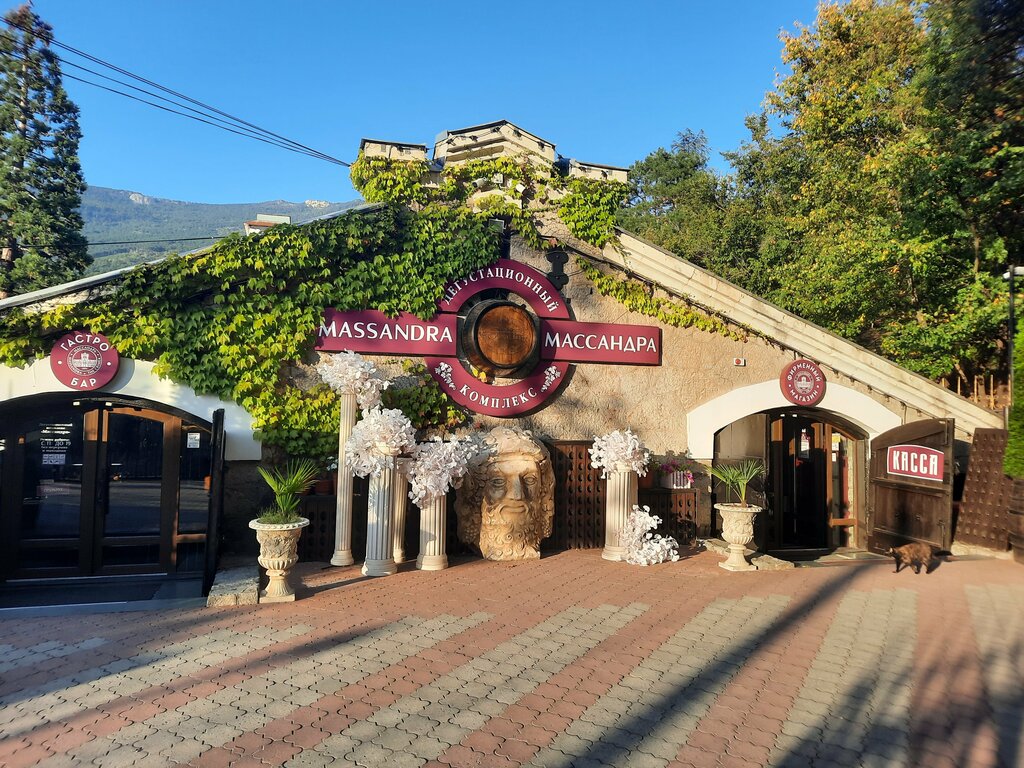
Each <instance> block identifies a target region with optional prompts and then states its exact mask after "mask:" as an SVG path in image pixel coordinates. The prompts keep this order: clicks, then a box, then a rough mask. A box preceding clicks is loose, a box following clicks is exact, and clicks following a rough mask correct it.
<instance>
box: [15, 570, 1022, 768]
mask: <svg viewBox="0 0 1024 768" xmlns="http://www.w3.org/2000/svg"><path fill="white" fill-rule="evenodd" d="M717 562H718V558H717V557H715V556H713V555H704V554H700V555H696V556H693V557H689V558H687V559H685V560H683V561H681V562H679V563H675V564H672V565H671V566H665V567H661V568H652V569H641V568H633V567H629V566H625V565H623V564H618V563H607V562H605V561H603V560H601V559H600V553H599V552H588V551H584V552H566V553H560V554H559V555H557V556H556V557H545V558H543V559H541V560H539V561H533V562H528V563H516V564H507V563H487V562H483V561H479V560H472V559H465V560H462V561H459V559H458V558H456V559H455V561H454V563H455V565H456V567H453V568H450V569H448V570H447V571H441V572H436V573H423V572H418V571H415V570H414V569H410V570H403V571H401V572H400V573H399V574H397V575H396V576H394V577H389V578H388V579H376V580H357V574H358V569H354V568H353V569H326V570H320V569H319V567H313V568H310V569H308V570H306V571H301V564H300V572H301V578H302V580H303V581H304V582H305V583H306V585H307V587H312V588H313V589H314V592H307V596H306V597H304V598H303V599H301V600H299V601H297V602H296V603H293V604H281V605H275V606H260V607H259V608H256V607H236V608H231V609H202V610H198V611H192V610H189V611H175V612H152V613H142V614H133V615H132V621H131V622H125V621H124V617H123V616H119V615H116V614H114V615H105V614H89V615H83V616H62V617H55V618H42V619H32V620H27V619H21V618H18V619H5V620H4V621H3V622H0V670H3V672H2V673H0V732H2V733H3V736H4V738H3V739H0V764H3V765H4V766H5V768H6V767H7V766H8V765H9V766H11V768H22V766H24V767H25V768H28V766H33V765H40V764H43V765H46V766H48V768H62V767H63V766H74V768H80V766H85V765H98V766H107V765H113V764H132V765H135V766H143V767H144V768H145V767H146V766H164V765H175V764H190V765H195V766H197V767H199V766H220V765H231V764H235V765H240V764H241V765H257V764H259V765H261V766H269V765H280V764H282V763H283V764H287V765H289V766H292V765H295V766H326V765H338V766H339V767H340V766H351V765H359V764H363V765H371V764H374V765H381V764H382V763H380V762H379V761H380V760H382V759H386V760H387V763H386V764H388V765H394V766H398V768H401V767H402V766H406V765H408V766H418V765H428V766H430V768H440V766H443V765H449V766H451V765H454V766H458V768H463V767H465V768H470V767H471V766H480V765H500V766H502V767H503V768H509V767H510V766H515V765H519V764H522V763H529V764H533V765H539V764H544V763H538V762H537V758H538V756H540V755H542V754H543V753H544V752H545V751H548V750H550V749H551V746H552V745H553V744H557V743H560V742H561V743H564V744H566V745H568V746H569V747H570V749H569V753H568V754H566V753H562V752H558V753H557V755H559V756H560V757H559V760H561V762H557V761H555V762H551V763H548V764H544V765H545V768H547V765H551V766H553V768H557V766H558V765H573V766H578V767H579V768H583V766H587V765H594V766H609V765H610V766H616V767H618V766H630V767H631V766H633V765H637V764H642V763H639V762H637V761H646V760H649V761H651V764H656V763H657V761H659V760H660V761H664V760H668V764H670V765H672V766H681V767H682V766H694V767H695V768H700V767H701V766H704V767H705V768H706V766H715V768H730V767H731V766H739V765H744V766H746V765H749V766H766V765H772V764H774V765H787V766H800V767H801V768H803V766H810V767H811V768H820V766H825V765H851V766H852V765H860V766H871V765H879V766H886V768H890V767H891V766H899V765H902V764H905V763H906V762H907V756H908V755H913V758H914V761H915V762H914V764H915V765H921V766H927V768H933V766H934V768H944V767H945V766H957V768H996V767H997V766H1000V765H1007V766H1015V765H1016V764H1018V763H1021V762H1022V760H1021V752H1020V751H1019V749H1020V747H1019V743H1018V741H1019V738H1018V737H1017V734H1018V733H1019V731H1020V730H1021V723H1022V722H1024V706H1022V703H1021V700H1020V698H1019V691H1021V690H1024V670H1022V669H1021V664H1022V663H1024V662H1022V661H1021V660H1022V659H1024V652H1022V651H1024V647H1022V639H1021V635H1022V633H1024V630H1022V625H1021V612H1022V606H1024V595H1022V592H1021V589H1022V578H1021V575H1020V574H1021V571H1020V566H1018V565H1016V564H1012V563H1007V562H998V561H991V560H989V561H985V560H978V561H960V562H948V563H944V564H943V566H942V567H941V568H940V569H938V570H937V571H936V572H935V573H933V574H931V575H928V576H926V577H923V578H917V579H915V578H913V576H911V578H909V579H908V578H903V577H904V576H905V575H906V574H899V575H895V574H892V569H891V567H881V566H872V565H855V566H851V567H841V568H840V567H836V568H827V569H825V568H822V569H795V570H793V571H787V572H776V573H769V572H765V573H758V574H756V577H749V578H748V577H746V576H745V575H740V576H739V577H737V576H736V575H734V574H725V573H722V572H720V569H718V568H717ZM346 574H348V575H346ZM338 584H343V586H341V587H336V586H335V585H338ZM318 585H319V586H321V587H329V588H324V589H321V590H320V591H315V590H316V588H317V587H318ZM641 596H642V599H643V600H644V602H645V605H647V606H651V607H650V609H648V610H647V611H646V612H643V611H641V612H640V614H637V615H636V616H634V617H633V619H632V620H631V621H629V622H626V623H625V624H623V625H621V626H618V627H616V628H613V630H612V631H611V632H610V633H598V634H597V635H595V634H594V629H593V628H592V627H587V626H585V625H583V624H581V622H580V620H579V617H581V616H584V615H587V614H588V613H592V612H593V611H595V610H598V609H599V608H600V606H602V605H605V606H612V607H614V606H629V605H630V603H632V602H633V601H635V600H636V599H637V598H638V597H641ZM865 596H867V597H865ZM787 600H788V603H787V607H786V608H785V610H784V612H783V614H781V616H782V617H783V618H780V619H779V620H778V621H766V622H765V624H763V625H756V626H751V624H752V622H751V621H750V620H749V617H748V619H746V620H743V621H738V622H737V621H734V620H730V612H729V610H726V609H725V607H724V605H732V604H735V603H737V602H743V601H747V602H754V603H757V604H758V606H759V607H758V608H757V609H756V610H754V612H753V614H751V615H753V616H754V617H755V622H754V623H756V621H764V620H765V618H766V617H765V615H764V614H765V611H764V610H763V606H764V605H766V604H768V605H774V604H776V603H778V604H780V605H781V603H782V602H785V601H787ZM851 601H852V602H851ZM844 602H845V605H846V607H845V608H844V609H843V610H840V606H842V605H844ZM911 604H912V607H911ZM705 611H706V614H705V616H706V619H707V620H706V621H705V622H704V623H703V625H702V624H700V623H693V619H694V618H695V617H698V616H700V615H701V614H702V612H705ZM769 612H770V611H769ZM474 613H486V614H489V615H490V616H491V618H489V619H487V620H486V621H485V622H484V623H483V624H478V625H476V626H475V627H474V628H473V629H471V630H467V631H465V632H463V633H461V634H460V633H455V634H454V635H449V637H450V638H451V639H450V640H443V641H441V643H439V644H438V643H437V641H436V638H432V637H429V636H431V635H432V633H433V630H430V631H426V630H425V631H423V632H419V633H413V634H410V635H409V636H408V637H407V641H405V642H403V643H402V644H401V645H400V646H399V645H398V644H396V645H394V646H392V647H386V645H378V646H374V647H372V648H371V647H367V648H359V647H358V639H359V638H360V637H363V636H365V635H367V634H368V633H370V632H373V631H376V630H381V629H383V628H385V627H391V626H392V625H394V624H395V623H396V622H402V621H407V620H409V619H410V617H420V618H418V619H415V620H414V621H413V622H412V623H414V624H415V623H416V622H422V621H423V620H429V619H431V618H438V617H442V616H447V618H444V619H439V620H440V621H442V623H443V622H451V621H456V620H460V617H461V618H466V617H468V616H471V615H473V614H474ZM566 615H570V616H572V617H573V618H572V619H571V620H569V621H561V622H560V623H559V625H558V626H551V625H550V624H549V625H546V626H544V627H541V628H540V629H539V630H538V627H540V626H541V625H543V624H544V622H546V621H549V620H550V619H552V618H553V617H558V616H566ZM894 622H895V623H894ZM481 627H482V629H480V628H481ZM687 627H688V629H687ZM766 627H770V629H766ZM896 630H898V632H902V633H903V634H902V635H899V636H897V634H894V632H895V631H896ZM442 631H443V630H442ZM677 633H679V635H678V636H676V634H677ZM830 633H831V634H830ZM826 635H828V637H829V641H828V642H825V641H824V639H825V637H826ZM901 637H902V639H900V638H901ZM83 638H85V639H87V640H88V639H95V640H97V641H99V644H98V645H97V646H96V647H92V648H90V647H85V646H84V644H83V641H82V639H83ZM832 640H836V642H834V643H833V642H832ZM432 643H434V644H433V645H432ZM503 643H509V645H508V646H507V651H508V652H507V653H506V654H505V657H504V658H499V657H498V656H496V655H495V654H494V653H493V651H494V650H495V649H496V648H498V647H499V646H501V645H502V644H503ZM331 649H334V650H335V651H336V653H335V656H334V657H333V658H323V657H322V656H321V653H322V652H329V651H331ZM688 649H689V650H688ZM356 650H358V651H359V652H358V653H356V652H355V651H356ZM410 654H412V655H410ZM531 654H532V655H531ZM26 658H32V659H33V661H32V662H31V663H29V662H25V661H23V660H24V659H26ZM525 658H528V659H529V663H527V664H524V663H523V661H522V660H523V659H525ZM346 659H347V660H348V662H349V663H351V667H349V668H345V667H344V662H343V663H342V664H341V665H339V663H338V662H339V660H346ZM510 660H511V661H510ZM367 665H369V666H371V667H372V668H373V669H376V670H379V671H375V672H371V674H369V675H367V674H366V673H365V672H364V671H363V667H364V666H367ZM638 667H641V668H642V669H641V671H640V673H639V674H634V672H635V671H636V670H637V668H638ZM442 679H445V680H446V681H447V682H448V683H450V684H449V685H436V683H437V682H438V681H441V680H442ZM865 681H868V682H869V683H870V684H865ZM356 684H359V685H361V686H362V691H361V692H359V694H358V695H355V694H356V693H357V689H353V690H352V691H350V693H352V694H353V695H352V696H346V695H345V691H346V687H347V686H353V685H356ZM468 686H479V687H472V688H470V689H469V693H467V692H466V688H467V687H468ZM681 690H685V691H686V692H687V695H686V696H685V698H684V699H683V700H677V699H674V698H673V691H681ZM420 693H422V694H423V698H417V696H418V695H419V694H420ZM898 709H901V710H902V711H899V712H898V711H897V710H898ZM908 712H909V715H908V714H907V713H908ZM378 714H380V715H382V716H383V717H384V720H382V721H381V722H383V723H385V726H384V730H383V731H380V732H378V734H377V735H378V736H380V735H384V734H387V737H388V738H389V739H391V740H392V741H391V743H392V745H394V746H397V745H398V743H401V742H403V741H407V740H409V739H412V741H411V742H409V745H408V747H405V748H404V749H401V750H399V751H393V752H391V753H390V754H388V753H387V749H388V747H387V746H386V745H384V744H373V743H372V742H373V738H374V737H371V738H369V739H367V740H365V741H356V740H354V739H353V738H351V737H349V736H346V735H345V731H347V730H348V729H351V728H357V727H358V726H359V725H360V723H362V722H364V721H366V718H373V719H374V720H378V719H379V718H378V717H377V715H378ZM407 716H415V717H416V718H418V719H414V720H411V721H410V722H411V723H412V724H413V728H414V729H415V730H424V727H423V726H427V724H428V723H430V724H433V725H430V726H429V727H428V728H427V733H426V734H422V735H421V734H418V733H413V732H409V731H405V730H402V729H401V728H398V725H399V723H402V722H404V721H405V718H406V717H407ZM623 721H624V722H623ZM583 724H588V726H594V727H596V728H600V729H603V733H602V734H600V735H599V734H594V733H591V734H588V735H591V736H594V737H595V738H597V739H598V740H597V741H588V740H586V739H582V738H579V737H574V736H573V735H572V730H573V729H574V728H582V727H584V725H583ZM783 724H785V726H786V730H790V731H792V732H794V733H796V734H797V735H794V736H788V735H786V733H785V732H784V730H783ZM801 728H802V729H804V730H801ZM219 729H224V730H219ZM389 729H391V730H389ZM807 729H811V730H807ZM474 731H480V732H481V734H490V735H491V736H492V737H495V738H500V737H501V736H504V737H505V738H501V739H500V741H499V743H498V745H497V746H495V747H494V749H493V751H491V752H481V751H474V750H472V749H470V748H468V747H466V746H465V742H467V741H468V740H469V739H471V738H472V737H473V736H474ZM233 733H237V734H238V735H237V736H236V737H235V738H231V739H230V740H229V741H227V742H225V743H226V744H227V745H230V746H231V747H232V748H231V749H227V748H225V747H218V746H212V747H211V745H209V744H208V743H207V742H209V741H219V740H222V739H224V738H227V737H229V736H231V734H233ZM302 734H304V735H302ZM401 734H404V735H401ZM686 734H689V736H686ZM699 734H703V736H704V737H710V738H712V739H715V738H717V739H720V740H721V743H720V744H719V746H720V747H722V748H723V751H721V752H720V753H718V754H715V753H712V752H709V751H706V750H701V749H698V748H697V747H696V746H694V745H693V744H683V745H682V746H681V748H680V749H678V750H677V752H676V754H675V756H674V759H671V758H672V755H671V747H672V746H673V745H674V744H677V743H679V739H680V738H681V737H683V736H686V738H689V739H691V740H699V739H701V738H703V737H702V736H699ZM97 735H98V736H99V738H94V737H95V736H97ZM819 737H820V739H821V741H820V742H819V741H817V739H818V738H819ZM574 739H575V741H574ZM699 743H702V744H704V742H703V741H699ZM90 745H92V746H90ZM261 745H262V746H261ZM15 746H16V747H17V749H15V748H14V747H15ZM139 746H144V747H145V749H144V750H143V749H140V748H139ZM481 746H482V745H481ZM705 746H711V742H709V743H707V744H705ZM357 750H359V754H358V755H356V754H355V753H356V751H357ZM768 750H772V754H773V755H775V756H776V758H777V759H776V760H774V762H771V761H769V760H768V759H766V757H765V755H766V753H767V752H768ZM431 755H433V756H435V757H434V758H432V757H430V756H431ZM373 761H378V762H373ZM657 764H664V763H657Z"/></svg>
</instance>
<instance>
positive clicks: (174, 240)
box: [18, 235, 226, 248]
mask: <svg viewBox="0 0 1024 768" xmlns="http://www.w3.org/2000/svg"><path fill="white" fill-rule="evenodd" d="M223 237H226V235H210V236H209V237H165V238H162V239H160V240H110V241H107V242H102V243H94V242H92V241H87V244H88V246H89V247H90V248H91V247H92V246H94V245H143V244H146V243H190V242H193V241H196V240H220V239H221V238H223ZM18 247H19V248H49V247H50V246H49V245H41V244H38V243H18Z"/></svg>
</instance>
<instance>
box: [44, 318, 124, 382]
mask: <svg viewBox="0 0 1024 768" xmlns="http://www.w3.org/2000/svg"><path fill="white" fill-rule="evenodd" d="M120 362H121V356H120V355H118V353H117V350H116V349H114V345H113V344H111V343H110V341H109V339H107V337H106V336H103V335H102V334H99V333H89V332H88V331H74V332H73V333H69V334H68V335H67V336H64V337H63V338H62V339H61V340H60V341H58V342H57V343H56V344H55V345H54V346H53V350H52V351H51V352H50V369H51V370H52V371H53V375H54V376H56V377H57V380H58V381H59V382H60V383H61V384H63V385H64V386H66V387H71V389H77V390H85V391H89V390H93V389H99V388H100V387H105V386H106V385H107V384H109V383H110V380H111V379H113V378H114V375H115V374H116V373H117V366H118V365H119V364H120Z"/></svg>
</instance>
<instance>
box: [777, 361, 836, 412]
mask: <svg viewBox="0 0 1024 768" xmlns="http://www.w3.org/2000/svg"><path fill="white" fill-rule="evenodd" d="M779 384H780V386H781V387H782V394H783V395H785V397H786V399H787V400H789V402H791V403H793V404H794V405H817V404H818V403H819V402H821V398H823V397H824V396H825V374H824V373H822V372H821V368H819V367H818V366H817V365H816V364H815V363H812V362H811V361H810V360H803V359H800V360H794V361H793V362H792V363H790V364H789V365H787V366H786V367H785V368H784V369H783V371H782V375H781V376H779Z"/></svg>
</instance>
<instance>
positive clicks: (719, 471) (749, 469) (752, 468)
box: [711, 459, 765, 507]
mask: <svg viewBox="0 0 1024 768" xmlns="http://www.w3.org/2000/svg"><path fill="white" fill-rule="evenodd" d="M764 471H765V466H764V463H763V462H761V461H758V460H757V459H747V460H746V461H741V462H740V463H739V464H723V465H722V466H718V467H712V468H711V474H712V476H714V477H716V478H718V479H719V480H721V481H722V483H724V484H725V487H726V488H728V489H729V490H730V491H732V492H733V493H734V494H735V495H736V496H738V497H739V500H740V504H742V505H743V506H744V507H749V506H752V505H751V504H747V485H749V484H750V481H751V480H753V479H754V478H755V477H760V476H761V475H763V474H764Z"/></svg>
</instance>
